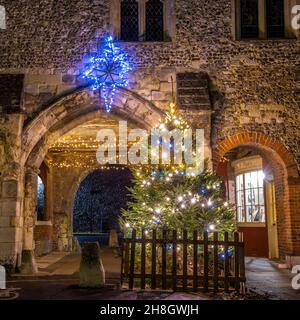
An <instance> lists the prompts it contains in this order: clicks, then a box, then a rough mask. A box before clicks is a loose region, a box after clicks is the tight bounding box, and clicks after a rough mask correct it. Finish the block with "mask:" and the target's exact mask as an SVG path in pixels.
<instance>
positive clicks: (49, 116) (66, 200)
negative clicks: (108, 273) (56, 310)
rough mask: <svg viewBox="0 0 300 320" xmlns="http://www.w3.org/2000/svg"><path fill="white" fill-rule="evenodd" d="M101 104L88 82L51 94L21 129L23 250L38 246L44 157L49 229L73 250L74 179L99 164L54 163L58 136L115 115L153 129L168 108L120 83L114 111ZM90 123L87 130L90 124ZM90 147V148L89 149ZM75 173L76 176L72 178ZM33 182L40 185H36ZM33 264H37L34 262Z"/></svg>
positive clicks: (58, 244)
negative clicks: (39, 187)
mask: <svg viewBox="0 0 300 320" xmlns="http://www.w3.org/2000/svg"><path fill="white" fill-rule="evenodd" d="M100 104H101V103H100V101H99V96H98V95H97V94H95V92H93V91H92V90H90V89H89V88H78V89H75V90H74V91H72V92H68V93H66V94H65V95H63V96H60V97H57V98H55V99H51V101H49V104H47V103H45V104H44V105H43V106H42V108H41V110H39V112H38V113H36V114H35V115H34V117H33V118H31V119H28V121H27V122H26V124H25V126H24V131H23V134H22V154H21V160H20V166H21V167H24V168H25V172H26V175H25V179H24V181H23V182H24V193H25V197H24V205H23V212H22V215H23V217H24V226H23V234H24V235H23V239H24V240H23V242H24V246H23V250H27V251H30V252H32V253H33V252H34V250H35V248H36V244H35V241H34V236H33V235H34V232H33V230H34V228H35V224H36V207H37V188H36V184H37V175H38V174H39V169H40V168H41V164H42V163H43V162H47V165H49V168H50V169H49V172H48V177H47V187H46V189H47V190H49V194H48V192H47V199H50V200H49V208H47V211H49V221H47V222H49V228H51V230H52V232H49V234H51V236H52V239H53V248H54V250H59V251H70V250H72V240H73V234H72V213H73V210H72V206H73V199H74V197H75V195H74V194H75V192H76V191H74V192H73V193H72V194H70V193H69V189H73V187H74V185H76V176H77V177H78V176H79V175H81V174H82V170H85V171H89V170H91V168H93V169H95V164H93V165H91V166H87V167H85V166H84V167H83V166H81V165H79V167H76V168H75V167H74V168H73V167H70V168H64V169H65V171H64V172H60V173H59V172H57V171H58V170H55V169H53V168H52V167H51V166H52V165H51V163H52V162H53V161H52V160H53V158H52V156H50V157H48V155H49V149H50V148H51V146H52V145H53V144H54V143H55V142H56V141H58V140H59V138H61V137H63V136H64V135H65V134H67V133H69V132H70V131H72V130H73V129H74V128H76V127H78V126H80V125H83V124H85V123H88V122H90V121H96V122H97V125H100V126H101V125H102V126H105V127H106V128H107V126H110V125H111V124H110V121H112V120H113V121H117V122H118V121H119V120H126V121H128V127H129V128H132V127H136V128H142V129H148V130H149V129H151V128H152V127H153V126H155V125H157V123H158V122H159V119H160V117H161V115H162V114H163V112H162V111H161V110H160V109H158V108H157V107H156V106H155V105H154V104H153V103H151V102H150V101H147V100H145V99H144V98H142V97H141V96H139V95H137V94H136V93H133V92H131V91H129V90H125V89H121V88H118V89H117V90H116V99H115V100H114V106H113V109H112V112H111V113H110V114H107V113H106V112H105V111H104V110H103V108H102V107H101V105H100ZM90 125H91V124H89V126H90ZM93 125H95V123H93ZM85 129H86V131H88V128H85ZM95 137H96V136H95ZM95 137H94V138H95ZM74 141H76V139H75V140H74ZM87 151H88V152H89V151H90V150H87ZM88 152H87V153H88ZM93 152H94V151H93ZM63 153H66V152H65V151H64V152H58V154H59V155H61V154H63ZM89 154H91V152H90V153H89ZM93 156H94V158H95V153H93ZM72 166H73V163H72ZM71 171H72V172H71ZM62 177H63V178H64V179H65V177H67V178H68V179H65V182H61V183H60V184H58V185H57V181H60V180H62ZM73 177H75V178H74V179H73ZM48 180H49V185H48ZM74 180H75V181H74ZM32 186H35V187H34V188H33V187H32ZM55 193H56V194H55ZM47 203H48V201H47ZM47 203H46V205H47ZM43 223H44V222H43ZM47 227H48V225H47ZM32 264H33V263H32ZM31 269H32V270H33V268H31Z"/></svg>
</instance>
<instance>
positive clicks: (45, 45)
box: [0, 0, 300, 163]
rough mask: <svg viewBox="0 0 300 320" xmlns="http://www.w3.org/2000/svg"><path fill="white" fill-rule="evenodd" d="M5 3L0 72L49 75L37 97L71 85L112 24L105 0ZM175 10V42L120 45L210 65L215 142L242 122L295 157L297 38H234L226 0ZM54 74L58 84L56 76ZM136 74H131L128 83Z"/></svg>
mask: <svg viewBox="0 0 300 320" xmlns="http://www.w3.org/2000/svg"><path fill="white" fill-rule="evenodd" d="M2 3H3V4H4V5H5V7H6V10H7V30H6V31H3V32H1V42H0V44H1V45H0V56H1V61H0V71H4V70H15V71H17V72H21V71H23V72H25V73H29V74H32V73H43V74H48V75H49V81H48V82H42V83H40V84H39V85H38V87H37V86H35V85H34V84H33V85H31V84H30V85H31V87H29V88H27V90H28V92H30V90H31V92H30V93H31V94H33V93H34V92H35V91H36V92H38V96H39V100H38V101H35V102H38V103H42V102H43V101H44V100H47V99H48V98H50V97H51V96H52V95H55V94H56V93H57V90H59V89H61V90H63V89H65V88H66V87H68V85H70V84H72V82H73V81H74V76H76V75H77V74H78V68H80V62H81V61H82V58H83V56H84V55H85V54H86V53H87V52H91V51H93V50H95V48H96V47H97V43H99V40H101V38H102V36H103V35H104V34H107V33H108V32H110V30H111V26H110V24H109V23H110V1H109V0H92V1H91V0H81V1H79V0H76V1H72V2H69V1H48V0H47V1H46V0H33V1H27V2H24V1H18V0H17V1H1V4H2ZM20 9H22V10H20ZM173 11H174V19H175V21H176V30H175V31H176V32H175V36H174V39H173V41H172V42H166V43H122V44H121V45H122V46H124V47H125V48H126V49H127V50H128V52H129V53H130V56H131V58H132V63H133V64H134V65H135V66H136V67H138V68H151V69H153V68H158V70H159V69H160V68H161V67H172V68H174V67H176V68H177V69H178V68H190V69H191V70H201V71H205V72H207V73H208V75H209V77H210V79H211V85H212V89H213V92H214V93H215V95H214V98H215V99H214V109H215V115H214V124H215V128H214V141H216V140H217V139H222V138H223V137H225V136H226V135H228V134H230V133H232V132H234V131H235V130H236V129H237V128H241V127H243V128H244V127H247V128H248V129H249V130H260V131H262V132H264V133H266V134H272V136H273V137H276V138H278V139H279V140H280V141H282V143H283V144H284V145H285V146H286V147H287V148H288V149H289V150H291V151H293V153H294V154H295V156H296V158H297V161H298V163H299V162H300V147H299V143H298V139H295V137H297V136H299V134H300V132H299V130H300V129H299V125H298V123H299V119H300V114H299V104H300V92H299V90H300V89H299V88H300V84H299V83H300V79H299V77H300V65H299V54H300V41H299V39H298V40H297V39H290V40H269V41H261V40H258V41H236V40H234V39H233V31H232V28H233V19H232V17H233V15H234V13H233V6H232V1H231V0H220V1H206V0H189V1H186V0H176V1H175V0H174V1H173ZM137 73H138V72H137ZM57 77H60V78H62V79H63V82H62V86H63V85H65V86H63V87H62V88H57V86H56V84H55V81H54V83H53V80H55V78H57ZM133 78H134V77H133ZM140 79H141V78H140V77H138V76H137V78H134V80H133V81H132V87H133V89H134V88H135V87H136V86H137V87H138V86H139V81H140ZM149 80H151V84H152V86H153V85H154V86H155V82H154V81H152V80H153V79H151V77H150V79H149ZM35 84H36V79H35ZM137 90H138V89H137ZM152 90H153V91H155V88H152ZM33 95H34V94H33ZM155 97H156V98H158V99H157V100H159V99H163V98H161V97H160V94H159V93H158V94H156V95H155V93H154V100H155Z"/></svg>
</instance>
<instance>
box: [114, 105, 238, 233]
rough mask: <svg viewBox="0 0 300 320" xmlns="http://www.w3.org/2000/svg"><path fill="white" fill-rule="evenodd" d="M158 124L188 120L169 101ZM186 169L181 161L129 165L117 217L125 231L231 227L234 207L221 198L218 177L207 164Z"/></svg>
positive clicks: (183, 125)
mask: <svg viewBox="0 0 300 320" xmlns="http://www.w3.org/2000/svg"><path fill="white" fill-rule="evenodd" d="M159 128H160V129H161V130H165V129H167V130H173V129H174V128H179V129H181V130H185V129H188V128H189V124H188V123H187V122H186V121H185V120H184V119H183V118H182V117H181V115H180V113H179V110H178V109H177V108H176V105H175V104H174V103H171V105H170V111H169V112H168V113H166V116H165V117H164V119H162V121H161V123H160V124H159ZM158 144H161V142H160V141H158ZM187 169H188V166H187V165H185V164H184V163H182V164H180V165H174V164H169V165H156V166H144V165H143V166H140V167H138V168H132V172H133V176H134V180H133V182H134V185H133V187H132V188H131V189H129V191H130V194H131V200H130V201H129V202H128V208H127V209H126V210H123V211H122V216H121V218H120V224H121V226H122V228H123V231H124V233H125V235H130V233H131V230H132V229H133V228H134V229H137V230H140V229H145V230H146V229H177V230H187V231H189V232H192V231H194V230H198V231H199V232H203V231H208V232H214V231H221V232H222V231H233V230H234V229H235V222H234V217H235V211H234V208H233V207H232V205H230V204H229V203H228V202H226V201H224V194H223V189H222V183H221V180H220V179H219V178H218V177H217V176H216V175H215V174H214V173H212V172H211V171H210V170H209V169H208V168H207V166H205V169H204V170H203V172H201V173H200V174H197V175H196V174H189V172H188V170H187Z"/></svg>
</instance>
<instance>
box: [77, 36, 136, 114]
mask: <svg viewBox="0 0 300 320" xmlns="http://www.w3.org/2000/svg"><path fill="white" fill-rule="evenodd" d="M131 70H132V67H131V65H130V63H129V58H128V55H127V53H126V52H124V51H123V50H122V49H121V48H120V47H118V46H116V45H115V44H114V42H113V38H112V36H108V37H107V38H106V39H105V40H104V44H103V46H102V47H101V49H100V50H99V51H98V52H97V54H95V55H94V56H91V57H90V58H89V60H88V63H87V64H86V65H85V66H84V70H83V71H82V78H83V79H86V80H87V81H88V82H89V83H91V88H92V89H93V90H99V92H100V94H102V97H103V99H104V104H105V108H106V111H107V112H110V111H111V108H112V105H113V101H114V97H115V93H116V88H117V87H127V86H128V77H127V76H128V73H129V71H131Z"/></svg>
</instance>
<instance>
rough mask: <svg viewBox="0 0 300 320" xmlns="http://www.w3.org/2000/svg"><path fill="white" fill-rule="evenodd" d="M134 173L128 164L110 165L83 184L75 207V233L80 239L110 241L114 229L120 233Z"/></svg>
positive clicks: (81, 240) (92, 175)
mask: <svg viewBox="0 0 300 320" xmlns="http://www.w3.org/2000/svg"><path fill="white" fill-rule="evenodd" d="M131 180H132V175H131V171H130V170H129V169H128V168H127V167H123V166H107V167H105V169H98V170H95V171H93V172H92V173H90V174H89V175H88V176H87V177H86V178H85V179H84V180H83V181H82V182H81V184H80V186H79V188H78V190H77V193H76V198H75V201H74V209H73V235H74V236H75V237H76V238H77V239H78V240H79V242H80V243H81V242H84V241H91V240H93V241H95V240H96V241H98V242H99V243H100V244H101V245H107V244H108V238H109V232H110V230H113V229H114V230H116V231H117V233H118V234H120V227H119V223H118V219H119V217H120V214H121V210H122V208H126V204H127V200H128V190H127V188H128V187H131Z"/></svg>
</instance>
